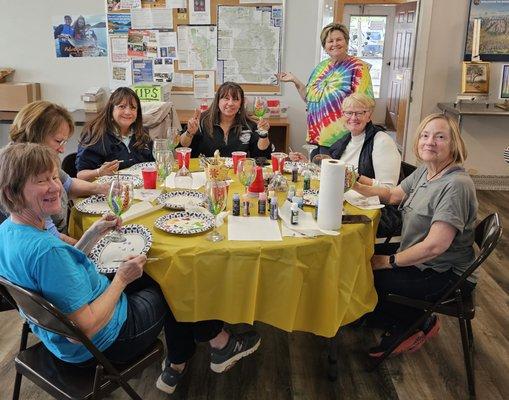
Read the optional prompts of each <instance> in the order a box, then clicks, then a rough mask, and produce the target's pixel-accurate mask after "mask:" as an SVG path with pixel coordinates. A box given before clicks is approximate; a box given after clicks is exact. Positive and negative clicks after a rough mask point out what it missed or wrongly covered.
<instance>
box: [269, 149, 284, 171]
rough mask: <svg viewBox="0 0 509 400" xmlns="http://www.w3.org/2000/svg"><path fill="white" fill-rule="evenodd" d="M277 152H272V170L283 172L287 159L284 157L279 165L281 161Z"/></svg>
mask: <svg viewBox="0 0 509 400" xmlns="http://www.w3.org/2000/svg"><path fill="white" fill-rule="evenodd" d="M276 156H277V153H272V155H271V156H270V157H271V161H272V171H274V172H276V171H278V170H279V172H281V173H283V168H284V167H285V159H284V158H283V159H282V160H281V165H278V163H279V161H278V159H277V157H276Z"/></svg>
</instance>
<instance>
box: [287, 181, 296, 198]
mask: <svg viewBox="0 0 509 400" xmlns="http://www.w3.org/2000/svg"><path fill="white" fill-rule="evenodd" d="M293 196H295V185H290V187H289V188H288V194H287V196H286V197H287V199H288V201H292V198H293Z"/></svg>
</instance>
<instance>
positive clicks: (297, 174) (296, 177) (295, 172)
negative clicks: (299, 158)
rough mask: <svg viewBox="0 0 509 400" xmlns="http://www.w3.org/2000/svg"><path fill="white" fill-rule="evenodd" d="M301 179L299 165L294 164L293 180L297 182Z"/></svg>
mask: <svg viewBox="0 0 509 400" xmlns="http://www.w3.org/2000/svg"><path fill="white" fill-rule="evenodd" d="M298 179H299V167H297V164H294V165H293V167H292V182H297V180H298Z"/></svg>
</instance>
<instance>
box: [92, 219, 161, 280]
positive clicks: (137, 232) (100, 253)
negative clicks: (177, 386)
mask: <svg viewBox="0 0 509 400" xmlns="http://www.w3.org/2000/svg"><path fill="white" fill-rule="evenodd" d="M121 232H122V234H124V236H125V238H126V241H125V242H120V243H117V242H111V241H110V240H109V239H108V235H106V236H104V237H103V238H102V239H101V240H99V241H98V242H97V243H96V245H95V246H94V247H93V248H92V250H91V251H90V254H89V255H88V256H89V257H90V259H91V260H92V261H93V262H94V263H95V265H96V268H97V270H98V271H99V272H101V273H103V274H111V273H115V272H116V271H117V269H118V267H119V265H120V264H121V263H122V261H123V260H124V259H125V258H126V257H127V256H130V255H139V254H147V252H148V251H149V249H150V246H152V234H151V233H150V231H149V230H148V229H147V228H145V227H144V226H142V225H136V224H130V225H125V226H123V227H122V228H121Z"/></svg>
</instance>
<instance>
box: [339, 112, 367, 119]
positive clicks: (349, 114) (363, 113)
mask: <svg viewBox="0 0 509 400" xmlns="http://www.w3.org/2000/svg"><path fill="white" fill-rule="evenodd" d="M367 112H369V111H367V110H365V111H343V115H344V116H345V117H347V118H351V117H353V116H354V115H355V116H356V117H362V116H364V115H365V114H366V113H367Z"/></svg>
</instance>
